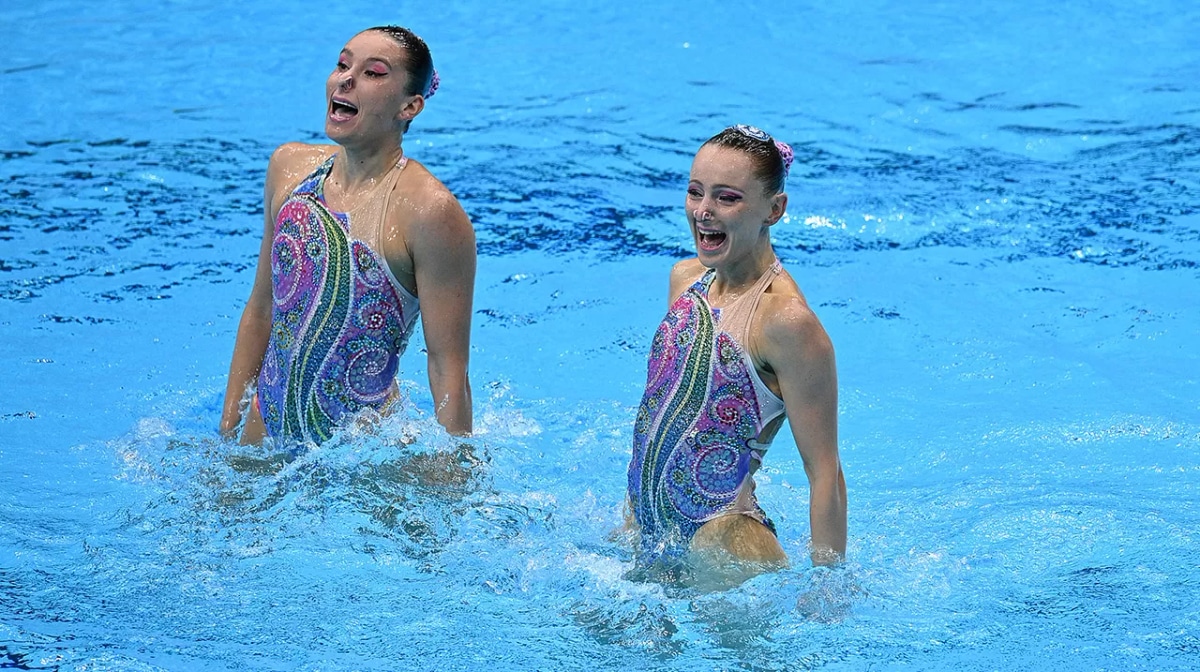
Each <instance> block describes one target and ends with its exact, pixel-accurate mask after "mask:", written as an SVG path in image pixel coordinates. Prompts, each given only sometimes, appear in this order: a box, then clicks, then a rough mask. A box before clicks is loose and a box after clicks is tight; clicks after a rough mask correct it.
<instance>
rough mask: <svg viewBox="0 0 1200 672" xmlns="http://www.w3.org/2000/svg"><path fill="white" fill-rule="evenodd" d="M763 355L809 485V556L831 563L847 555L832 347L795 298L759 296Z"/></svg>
mask: <svg viewBox="0 0 1200 672" xmlns="http://www.w3.org/2000/svg"><path fill="white" fill-rule="evenodd" d="M763 303H764V304H765V305H764V306H763V307H764V308H766V310H765V311H764V313H763V314H764V316H766V317H767V319H766V320H765V321H764V324H763V332H762V333H763V339H762V340H761V341H760V342H761V343H762V345H763V346H764V347H763V351H761V352H760V354H761V355H762V358H763V360H764V362H765V363H766V364H768V365H769V366H770V367H771V369H772V370H773V371H774V372H775V375H776V376H777V379H778V381H779V389H780V393H781V396H782V397H783V402H784V406H785V408H786V409H787V417H788V423H789V425H790V427H791V429H792V436H793V437H794V438H795V440H796V448H797V449H798V450H799V451H800V457H801V459H802V460H803V462H804V472H805V474H806V475H807V476H808V480H809V486H810V488H809V494H810V511H809V515H810V519H811V521H810V522H811V526H812V547H813V548H812V554H813V562H814V563H816V564H830V563H832V562H836V561H838V560H840V559H841V558H842V557H843V556H844V555H845V553H846V484H845V477H844V475H843V473H842V467H841V459H840V457H839V455H838V436H837V431H838V428H837V422H838V418H837V405H838V394H837V365H836V361H835V357H834V350H833V343H832V342H831V341H830V339H829V335H828V334H827V333H826V332H825V328H824V327H823V326H822V325H821V323H820V321H819V320H818V319H817V316H816V315H815V314H813V312H812V311H811V310H809V308H808V306H807V305H805V303H804V301H803V300H802V299H800V298H798V297H789V296H778V297H771V296H765V297H763Z"/></svg>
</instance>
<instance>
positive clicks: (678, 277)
mask: <svg viewBox="0 0 1200 672" xmlns="http://www.w3.org/2000/svg"><path fill="white" fill-rule="evenodd" d="M706 270H708V269H706V268H705V267H704V264H701V263H700V259H699V258H698V257H690V258H688V259H684V260H682V261H678V262H675V265H674V266H673V267H671V290H670V296H669V297H668V299H667V303H668V304H671V303H674V302H675V299H678V298H679V295H680V294H683V292H684V290H686V289H687V288H688V287H690V286H691V285H692V283H694V282H696V281H697V280H699V279H700V277H701V276H703V275H704V272H705V271H706Z"/></svg>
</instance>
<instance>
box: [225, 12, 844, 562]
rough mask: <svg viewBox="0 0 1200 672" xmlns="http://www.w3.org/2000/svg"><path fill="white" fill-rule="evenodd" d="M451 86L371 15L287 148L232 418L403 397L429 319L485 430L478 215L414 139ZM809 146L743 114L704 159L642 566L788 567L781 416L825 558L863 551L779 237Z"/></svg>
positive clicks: (456, 420) (819, 335) (278, 163)
mask: <svg viewBox="0 0 1200 672" xmlns="http://www.w3.org/2000/svg"><path fill="white" fill-rule="evenodd" d="M437 87H438V75H437V72H436V71H435V70H434V68H433V60H432V58H431V56H430V54H429V49H428V47H427V46H426V45H425V42H424V41H422V40H421V38H419V37H417V36H416V35H415V34H413V33H412V32H411V31H409V30H407V29H405V28H401V27H398V26H380V27H376V28H370V29H367V30H364V31H363V32H361V33H359V34H357V35H355V36H354V37H353V38H352V39H351V40H350V41H349V42H348V43H346V45H345V47H344V48H343V49H342V51H341V53H340V54H339V56H338V60H337V64H336V66H335V67H334V70H333V72H332V73H331V74H330V75H329V78H328V80H327V82H326V104H327V107H326V116H325V133H326V135H327V136H328V137H329V139H330V140H331V141H332V142H333V144H304V143H287V144H284V145H282V146H280V147H279V148H278V149H276V150H275V152H274V153H273V154H272V156H271V160H270V162H269V164H268V167H267V177H266V184H265V187H264V194H263V206H264V208H263V209H264V230H263V239H262V245H261V247H260V251H259V257H258V266H257V271H256V274H255V279H254V285H253V288H252V289H251V292H250V297H249V300H248V301H247V303H246V307H245V310H244V311H243V314H242V318H241V321H240V323H239V326H238V332H237V339H236V343H235V345H234V352H233V357H232V361H231V363H230V370H229V380H228V384H227V387H226V392H225V402H224V407H223V411H222V416H221V424H220V431H221V432H222V433H223V434H224V435H225V436H227V437H229V438H235V437H237V438H239V439H240V441H241V443H244V444H258V443H261V442H262V441H263V440H264V439H267V438H269V439H271V440H272V441H275V442H283V443H309V444H319V443H321V442H322V441H325V440H326V439H328V438H330V436H332V435H333V433H334V432H335V431H336V429H337V427H338V426H339V424H341V423H343V422H346V421H347V420H348V419H350V418H353V417H354V416H356V415H357V414H359V413H360V412H362V411H364V410H373V411H375V412H379V413H384V414H386V413H387V412H389V411H390V410H391V408H392V407H393V406H394V405H395V401H396V399H397V395H398V385H397V380H396V378H397V374H398V371H399V358H400V355H401V354H402V353H403V352H404V350H405V348H406V346H407V344H408V341H409V337H410V335H411V333H412V331H413V327H414V325H415V322H416V320H417V319H418V317H419V318H420V319H421V325H422V328H423V331H424V335H425V346H426V350H427V352H428V369H429V387H430V391H431V392H432V395H433V398H434V400H435V404H436V408H435V413H436V417H437V420H438V422H439V423H441V424H442V425H443V426H444V427H445V429H446V430H447V431H448V432H450V433H451V434H456V435H463V436H465V435H469V434H470V433H471V431H472V411H471V388H470V382H469V378H468V371H467V370H468V358H469V356H468V353H469V350H470V331H471V306H472V301H473V293H474V282H475V266H476V250H475V234H474V229H473V228H472V225H471V222H470V220H469V218H468V217H467V215H466V213H465V212H464V210H463V208H462V207H461V205H460V204H459V202H458V200H457V199H456V198H455V197H454V195H453V194H452V193H451V192H450V191H449V190H448V189H447V188H446V187H445V186H444V185H443V184H442V183H441V182H440V181H438V179H437V178H435V177H434V176H433V175H432V174H431V173H430V172H429V171H428V170H426V169H425V167H424V166H422V165H421V164H420V163H418V162H417V161H415V160H412V159H410V158H409V157H408V156H406V155H405V153H404V150H403V139H404V135H405V133H407V132H408V129H409V126H410V124H411V123H412V121H413V120H414V119H415V118H416V117H417V115H419V114H420V113H421V112H422V110H424V108H425V103H426V101H427V100H428V99H429V98H430V97H431V96H433V94H434V92H435V91H436V90H437ZM791 161H792V152H791V148H790V147H788V146H787V145H786V144H784V143H782V142H777V141H775V140H774V139H772V138H771V137H770V136H769V135H768V134H766V133H765V132H763V131H761V130H759V129H757V128H755V127H752V126H745V125H738V126H731V127H729V128H726V129H725V130H723V131H721V132H720V133H718V134H717V135H715V136H713V137H712V138H710V139H709V140H708V141H707V142H705V143H704V144H703V145H702V146H701V147H700V149H699V151H697V153H696V155H695V158H694V160H693V162H692V167H691V175H690V178H689V181H688V186H687V195H686V198H685V210H686V216H687V221H688V225H689V227H690V229H691V232H692V237H693V239H694V241H695V244H696V251H697V254H696V256H695V257H694V258H690V259H686V260H684V261H681V262H679V263H677V264H676V265H675V267H674V268H673V269H672V271H671V275H670V283H669V309H668V311H667V314H666V317H665V318H664V319H663V321H662V323H661V324H660V325H659V327H658V330H657V332H656V333H655V336H654V341H653V344H652V347H651V351H650V356H649V366H648V373H647V379H646V388H645V393H644V395H643V397H642V401H641V405H640V407H639V409H638V413H637V419H636V421H635V425H634V428H633V451H632V457H631V459H630V462H629V469H628V474H627V477H628V486H627V487H628V495H627V502H626V504H627V509H628V515H627V521H626V528H627V530H628V531H629V533H630V535H631V536H632V537H633V538H635V542H634V544H635V558H636V563H635V564H636V565H637V566H638V567H640V568H655V567H665V568H671V567H685V568H686V570H687V572H689V573H692V574H694V575H698V576H703V575H712V576H724V577H726V579H728V581H730V582H733V583H736V582H739V581H741V580H744V579H745V578H748V577H750V576H753V575H754V574H756V573H759V572H762V571H770V570H773V569H779V568H782V567H786V566H787V564H788V559H787V556H786V554H785V553H784V551H783V548H782V547H781V545H780V543H779V541H778V539H777V538H776V536H775V527H774V525H773V523H772V522H771V520H770V518H768V517H767V515H766V513H765V512H764V511H763V510H762V508H761V507H759V505H758V502H757V500H756V498H755V495H754V489H755V483H754V478H753V476H754V473H755V471H756V470H757V469H758V468H759V466H760V464H761V463H762V460H763V456H764V454H765V453H766V451H767V448H768V446H769V445H770V443H771V441H772V439H773V438H774V436H775V434H776V432H777V431H778V430H779V429H780V427H781V425H782V424H783V422H784V421H785V419H786V420H787V421H788V422H789V423H790V427H791V431H792V435H793V436H794V437H795V440H796V446H797V448H798V449H799V452H800V455H801V457H802V459H803V462H804V470H805V473H806V474H807V476H808V480H809V485H810V502H809V510H810V524H811V533H812V543H811V559H812V562H813V563H814V564H816V565H828V564H836V563H838V562H840V561H841V560H842V559H843V557H844V555H845V552H846V484H845V477H844V475H843V473H842V468H841V462H840V459H839V457H838V448H837V373H836V366H835V363H834V353H833V346H832V344H831V343H830V340H829V337H828V336H827V334H826V333H825V330H824V328H823V327H822V326H821V323H820V321H819V320H818V319H817V316H816V315H815V314H814V313H813V311H812V310H811V309H810V308H809V306H808V304H807V302H806V301H805V299H804V295H803V294H802V293H801V291H800V288H799V287H798V286H797V285H796V282H795V281H794V280H793V279H792V277H791V275H789V274H788V272H787V271H786V270H784V269H783V267H782V266H781V265H780V263H779V260H778V259H777V258H776V256H775V252H774V249H773V247H772V245H771V238H770V229H771V227H772V226H773V225H774V224H775V223H776V222H778V221H779V220H780V218H781V217H782V216H783V215H784V213H785V211H786V209H787V201H788V199H787V193H786V192H785V191H784V186H785V182H786V179H787V172H788V169H789V168H790V165H791ZM247 400H248V403H247ZM239 431H240V435H239Z"/></svg>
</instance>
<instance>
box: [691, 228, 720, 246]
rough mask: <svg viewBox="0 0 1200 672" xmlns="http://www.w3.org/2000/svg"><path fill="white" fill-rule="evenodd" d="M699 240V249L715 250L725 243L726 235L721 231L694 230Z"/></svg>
mask: <svg viewBox="0 0 1200 672" xmlns="http://www.w3.org/2000/svg"><path fill="white" fill-rule="evenodd" d="M696 233H697V234H698V236H697V237H698V238H699V239H700V247H701V248H703V249H706V250H715V249H717V248H718V247H720V246H721V243H723V242H725V238H726V235H725V233H724V232H723V231H701V230H699V229H697V230H696Z"/></svg>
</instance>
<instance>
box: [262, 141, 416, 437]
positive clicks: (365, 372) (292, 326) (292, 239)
mask: <svg viewBox="0 0 1200 672" xmlns="http://www.w3.org/2000/svg"><path fill="white" fill-rule="evenodd" d="M334 158H335V157H334V156H331V157H329V159H327V160H326V161H325V162H324V163H323V164H322V165H321V166H320V167H318V168H317V169H316V170H315V171H313V173H312V174H311V175H309V176H308V177H306V178H305V179H304V181H302V182H301V183H300V185H299V186H297V187H296V189H295V190H293V191H292V193H291V195H290V196H289V197H288V199H287V201H286V202H285V203H284V204H283V207H281V208H280V209H279V215H278V217H277V218H276V220H275V236H274V239H273V241H272V244H271V282H272V293H273V297H274V309H273V315H272V318H271V336H270V340H269V342H268V344H267V351H266V355H265V357H264V358H263V365H262V370H261V372H260V373H259V377H258V407H259V410H260V411H261V412H262V416H263V422H264V423H265V425H266V428H267V433H268V435H269V436H271V437H272V438H273V439H275V440H283V441H288V442H292V441H295V442H312V443H320V442H321V441H324V440H326V439H328V438H329V437H330V435H331V434H332V433H333V430H334V428H335V426H336V425H337V423H338V421H339V420H341V419H342V418H343V417H344V416H346V415H348V414H353V413H357V412H358V411H360V410H362V409H366V408H371V409H376V410H380V409H383V408H384V407H385V406H386V405H387V404H388V403H390V402H391V401H392V400H393V399H394V398H395V396H396V394H397V386H396V373H397V371H398V369H399V361H400V354H401V353H403V352H404V348H405V346H406V345H407V343H408V338H409V336H410V334H411V331H412V325H413V322H414V320H416V317H417V313H418V312H419V304H418V302H417V299H416V297H415V296H413V295H412V294H411V293H410V292H408V290H406V289H405V288H404V287H403V286H401V285H400V283H399V282H398V281H397V280H396V278H395V276H394V275H393V274H392V271H391V269H390V268H389V267H388V265H387V263H386V262H385V261H384V260H383V259H382V258H381V255H380V254H379V253H378V252H377V250H378V249H379V247H378V246H379V242H378V240H379V236H380V233H379V231H380V230H381V227H382V219H383V213H385V212H386V211H387V198H388V197H389V196H390V194H391V191H392V187H393V186H394V185H395V181H396V179H398V178H399V172H400V170H402V169H403V167H404V159H401V161H400V162H399V163H397V165H396V166H395V167H394V168H393V169H392V171H390V172H389V174H388V175H386V176H384V178H382V179H381V180H380V183H381V184H382V186H384V187H386V193H384V192H382V191H380V193H379V194H378V198H377V199H375V200H377V201H378V202H380V203H382V208H380V207H378V203H376V207H375V209H374V211H372V212H368V213H367V214H366V215H364V216H363V217H361V218H360V219H362V220H363V221H364V222H365V224H363V225H359V226H355V227H353V228H352V226H351V224H352V221H351V214H353V212H354V211H352V213H351V214H347V213H339V212H334V211H332V210H331V209H329V207H328V206H327V205H326V203H325V197H324V188H325V180H326V178H327V177H328V176H329V173H330V170H331V169H332V168H333V162H334ZM377 189H378V187H377ZM374 195H375V194H373V196H374ZM372 215H373V216H374V220H377V221H374V220H373V219H372ZM354 216H355V217H356V218H358V217H359V216H358V215H354ZM355 223H358V220H357V219H356V220H355ZM372 225H374V226H372ZM352 231H354V232H355V233H359V232H360V231H361V232H363V233H362V235H361V236H360V237H361V238H366V239H371V238H373V239H374V240H373V241H371V242H372V243H373V244H374V247H373V246H372V244H368V242H366V241H365V240H362V239H360V238H356V237H353V236H352V235H351V232H352Z"/></svg>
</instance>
